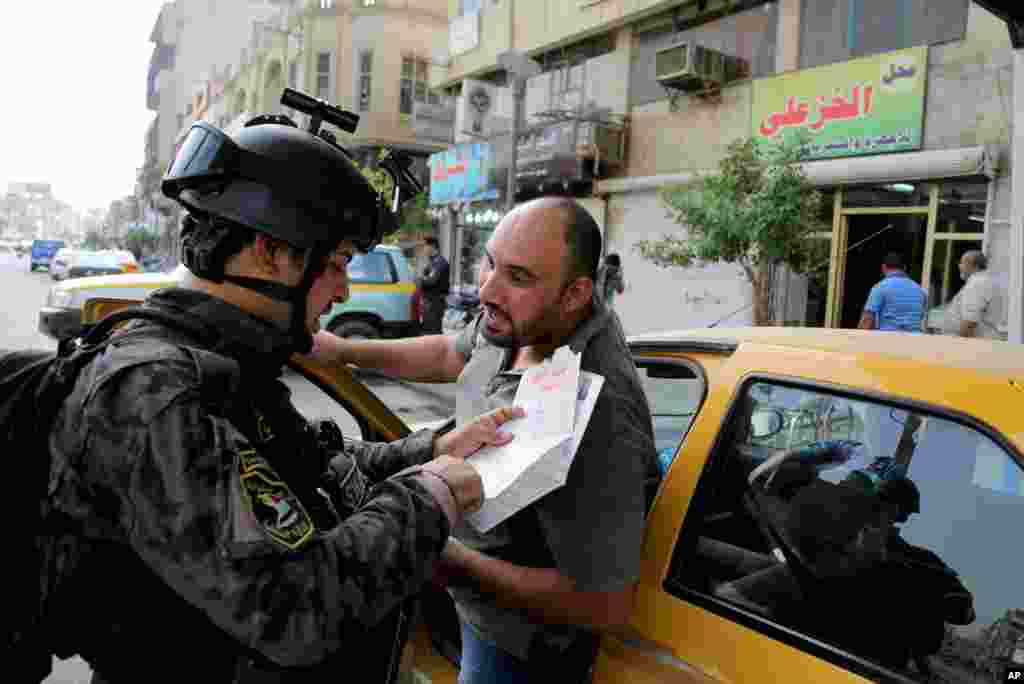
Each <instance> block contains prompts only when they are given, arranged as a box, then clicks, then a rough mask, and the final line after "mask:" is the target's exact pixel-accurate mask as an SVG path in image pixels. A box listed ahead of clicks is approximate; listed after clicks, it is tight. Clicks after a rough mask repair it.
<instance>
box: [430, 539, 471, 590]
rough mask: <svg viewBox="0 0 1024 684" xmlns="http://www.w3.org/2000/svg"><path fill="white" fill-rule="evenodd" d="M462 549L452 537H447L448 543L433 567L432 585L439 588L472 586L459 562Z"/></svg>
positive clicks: (467, 574) (469, 578)
mask: <svg viewBox="0 0 1024 684" xmlns="http://www.w3.org/2000/svg"><path fill="white" fill-rule="evenodd" d="M463 549H464V547H463V546H462V544H461V543H460V542H459V541H458V540H456V539H455V538H454V537H448V542H447V543H446V544H445V545H444V549H443V550H442V551H441V557H440V558H439V559H438V561H437V565H435V566H434V578H433V581H434V584H436V585H437V586H440V587H459V586H467V585H470V584H472V583H473V582H472V578H471V577H470V575H469V573H467V572H466V569H465V568H464V567H463V566H462V563H461V562H460V552H461V551H462V550H463Z"/></svg>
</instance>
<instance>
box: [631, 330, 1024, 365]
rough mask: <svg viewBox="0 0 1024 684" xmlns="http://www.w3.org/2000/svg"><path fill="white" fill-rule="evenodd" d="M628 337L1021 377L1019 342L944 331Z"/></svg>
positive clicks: (653, 343) (636, 341) (649, 342)
mask: <svg viewBox="0 0 1024 684" xmlns="http://www.w3.org/2000/svg"><path fill="white" fill-rule="evenodd" d="M628 339H629V343H630V345H632V346H634V347H647V348H659V347H664V346H684V347H685V346H690V347H691V348H699V349H703V350H706V351H718V352H721V353H729V352H732V351H736V350H737V349H738V348H739V347H740V346H741V345H743V344H745V343H749V344H759V345H774V346H782V347H792V348H799V349H808V350H817V351H825V352H840V353H845V354H854V355H860V356H878V357H887V358H890V359H892V358H903V359H907V360H913V361H916V362H919V363H920V362H923V363H929V364H936V365H940V366H945V367H952V368H961V369H965V370H973V371H977V372H981V373H991V374H996V375H1000V376H1003V377H1008V376H1016V377H1022V376H1024V347H1022V346H1021V345H1018V344H1011V343H1009V342H993V341H989V340H983V341H979V340H971V339H965V338H962V337H954V336H948V335H924V334H912V333H896V332H879V331H871V330H840V329H832V328H783V327H767V326H766V327H747V328H698V329H690V330H673V331H665V332H655V333H645V334H640V335H631V336H629V338H628ZM666 351H667V350H666Z"/></svg>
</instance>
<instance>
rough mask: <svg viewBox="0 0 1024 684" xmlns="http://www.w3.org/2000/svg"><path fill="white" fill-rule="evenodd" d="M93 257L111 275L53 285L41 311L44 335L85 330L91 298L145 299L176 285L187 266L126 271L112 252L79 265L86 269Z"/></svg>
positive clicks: (62, 335)
mask: <svg viewBox="0 0 1024 684" xmlns="http://www.w3.org/2000/svg"><path fill="white" fill-rule="evenodd" d="M93 254H94V255H95V254H96V253H95V252H94V253H93ZM90 259H94V260H96V261H97V262H98V264H99V265H101V266H102V268H103V269H105V272H106V273H109V274H110V275H97V276H93V277H76V276H75V275H71V276H70V277H69V278H70V279H68V280H63V281H61V282H59V283H57V284H55V285H53V286H52V287H51V288H50V291H49V293H48V294H47V296H46V302H45V303H44V304H43V306H42V308H41V309H40V310H39V331H40V332H41V333H43V334H44V335H47V336H48V337H51V338H53V339H55V340H62V339H64V338H67V337H72V336H74V335H77V334H78V333H79V332H81V330H82V325H83V322H82V321H83V318H82V316H83V309H82V307H83V305H84V304H85V303H86V301H88V300H100V299H102V300H112V301H116V300H123V301H142V300H143V299H145V298H146V297H147V296H148V295H149V293H150V292H153V291H155V290H158V289H160V288H163V287H172V286H174V285H175V284H177V283H178V282H179V280H180V279H181V277H182V276H183V275H184V274H185V267H184V266H179V267H178V268H176V269H175V270H174V271H171V272H165V273H123V272H122V271H121V265H120V264H119V263H118V262H117V260H116V258H114V257H112V256H111V255H109V254H107V255H102V256H94V257H89V258H86V259H85V260H80V261H78V262H77V264H78V265H77V266H76V267H75V268H76V269H79V268H84V266H83V265H88V264H89V263H92V261H90ZM72 272H73V273H75V272H77V271H74V269H73V270H72ZM101 310H102V309H101Z"/></svg>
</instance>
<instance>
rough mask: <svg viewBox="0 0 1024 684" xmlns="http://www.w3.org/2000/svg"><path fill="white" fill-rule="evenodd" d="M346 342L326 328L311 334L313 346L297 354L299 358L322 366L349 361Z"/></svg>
mask: <svg viewBox="0 0 1024 684" xmlns="http://www.w3.org/2000/svg"><path fill="white" fill-rule="evenodd" d="M347 344H348V342H347V341H346V340H345V339H344V338H342V337H338V336H337V335H335V334H334V333H332V332H328V331H327V330H321V331H319V332H317V333H316V334H315V335H313V348H312V349H311V350H310V352H309V353H308V354H301V355H299V358H302V359H305V360H306V361H313V362H314V363H319V364H322V365H324V366H331V365H340V364H344V363H349V359H348V358H347V353H348V349H347Z"/></svg>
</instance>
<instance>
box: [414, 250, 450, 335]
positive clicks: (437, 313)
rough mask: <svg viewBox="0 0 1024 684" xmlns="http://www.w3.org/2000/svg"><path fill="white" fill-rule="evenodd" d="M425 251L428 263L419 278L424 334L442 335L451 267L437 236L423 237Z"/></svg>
mask: <svg viewBox="0 0 1024 684" xmlns="http://www.w3.org/2000/svg"><path fill="white" fill-rule="evenodd" d="M423 252H424V254H425V255H426V257H427V265H426V267H425V268H424V269H423V275H422V276H420V277H419V278H418V279H417V281H416V282H417V285H418V286H419V288H420V293H421V300H420V301H421V302H422V303H423V327H422V331H423V334H424V335H440V334H441V324H442V321H443V319H444V311H445V309H446V308H447V297H448V292H449V291H450V289H451V267H450V266H449V265H448V260H447V259H445V258H444V257H443V256H441V246H440V243H439V242H438V241H437V238H436V237H432V236H429V235H428V236H427V237H425V238H423Z"/></svg>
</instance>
